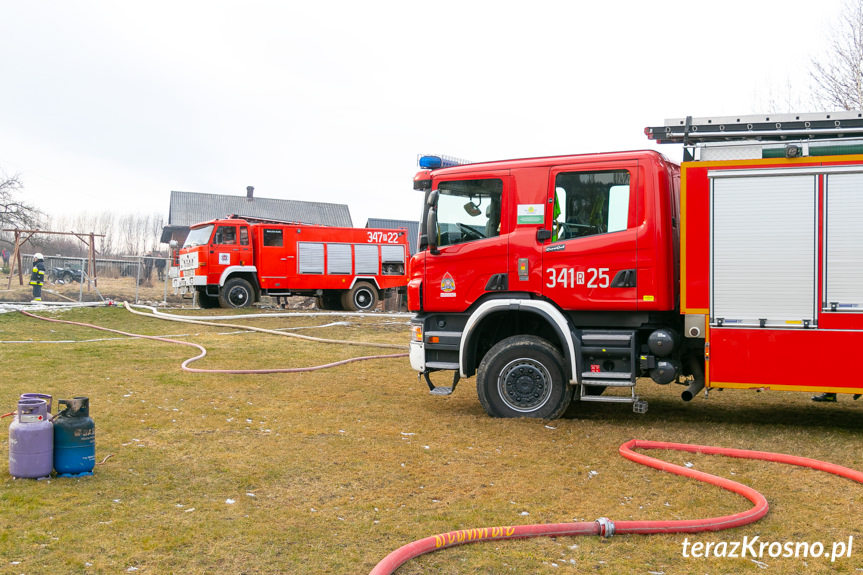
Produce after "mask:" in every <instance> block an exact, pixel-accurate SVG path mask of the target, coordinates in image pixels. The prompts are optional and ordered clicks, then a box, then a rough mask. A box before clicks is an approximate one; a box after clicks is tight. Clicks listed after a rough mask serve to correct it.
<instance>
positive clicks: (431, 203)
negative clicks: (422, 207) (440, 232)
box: [426, 190, 440, 208]
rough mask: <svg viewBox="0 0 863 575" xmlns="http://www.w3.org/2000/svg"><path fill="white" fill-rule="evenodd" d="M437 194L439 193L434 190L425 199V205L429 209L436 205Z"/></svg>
mask: <svg viewBox="0 0 863 575" xmlns="http://www.w3.org/2000/svg"><path fill="white" fill-rule="evenodd" d="M439 193H440V192H438V191H437V190H434V191H433V192H429V195H428V197H427V198H426V205H428V206H429V207H432V208H433V207H435V206H436V205H437V197H438V194H439Z"/></svg>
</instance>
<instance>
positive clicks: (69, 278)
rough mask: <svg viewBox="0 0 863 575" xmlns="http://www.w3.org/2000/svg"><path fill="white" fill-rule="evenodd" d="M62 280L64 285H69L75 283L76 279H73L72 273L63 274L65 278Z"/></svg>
mask: <svg viewBox="0 0 863 575" xmlns="http://www.w3.org/2000/svg"><path fill="white" fill-rule="evenodd" d="M60 279H62V280H63V283H64V284H68V283H72V281H73V280H74V279H75V278H73V277H72V272H63V277H62V278H60Z"/></svg>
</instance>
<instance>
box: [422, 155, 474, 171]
mask: <svg viewBox="0 0 863 575" xmlns="http://www.w3.org/2000/svg"><path fill="white" fill-rule="evenodd" d="M418 163H419V166H420V168H422V169H424V170H437V169H439V168H452V167H453V166H462V165H464V164H470V163H472V162H469V161H467V160H460V159H458V158H453V157H452V156H442V155H436V156H423V155H422V154H420V155H419V156H418Z"/></svg>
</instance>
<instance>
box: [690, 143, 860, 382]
mask: <svg viewBox="0 0 863 575" xmlns="http://www.w3.org/2000/svg"><path fill="white" fill-rule="evenodd" d="M861 163H863V156H853V155H852V156H827V157H819V158H811V157H806V158H794V159H764V160H744V161H737V162H735V161H714V162H687V163H684V164H683V165H682V169H681V171H682V181H683V194H682V199H681V210H682V216H683V217H682V238H681V252H682V253H681V264H682V266H681V303H680V307H681V312H682V313H683V314H705V315H706V316H707V317H708V318H709V320H708V322H707V325H706V332H707V333H706V337H707V349H708V354H707V355H708V360H707V362H706V370H705V372H706V385H707V386H708V387H728V388H769V389H777V390H797V391H824V390H825V389H827V390H831V391H848V392H855V393H860V392H861V391H863V384H861V382H860V381H859V380H857V379H855V378H854V377H849V363H848V362H847V360H846V359H845V358H850V357H855V356H856V355H857V354H858V353H859V350H860V349H861V346H863V314H861V313H860V311H861V310H860V309H857V308H845V309H842V308H839V309H836V310H831V309H830V299H831V298H830V296H829V295H827V297H826V298H825V295H826V294H825V289H826V282H827V281H828V280H827V277H828V276H827V273H828V272H827V261H826V254H827V246H826V241H825V238H826V237H827V234H828V226H829V223H828V221H829V219H828V217H827V212H826V207H825V201H826V198H827V193H828V187H829V186H828V181H829V179H830V178H831V177H834V176H833V175H837V174H843V175H844V174H845V173H846V172H847V171H848V170H847V168H848V167H849V166H854V168H853V169H852V172H853V171H854V170H857V169H858V168H859V167H860V165H861ZM726 170H727V171H736V172H738V173H739V174H740V175H741V176H742V177H746V173H753V174H756V173H757V174H758V175H759V177H761V178H763V179H765V180H767V179H769V178H770V177H771V175H774V177H782V176H783V175H785V176H786V177H788V176H787V175H789V174H790V177H798V178H807V177H811V178H812V179H813V186H812V193H811V198H812V202H811V214H812V218H813V220H814V221H813V222H812V229H811V230H810V231H809V232H804V231H803V230H800V232H799V233H811V234H812V235H813V239H814V241H813V242H811V243H812V255H811V257H809V258H808V259H807V260H806V267H807V268H808V269H807V270H806V271H807V273H808V274H809V275H808V276H807V278H811V281H812V282H813V284H814V285H812V286H811V289H812V304H813V308H814V309H813V310H812V316H811V323H810V325H809V326H808V327H804V326H803V325H802V323H801V322H802V321H803V319H800V320H799V321H798V320H796V319H788V320H786V322H785V325H781V324H775V325H768V324H765V326H764V327H761V326H760V325H754V324H751V322H750V325H735V324H728V323H727V322H728V320H727V319H726V320H725V322H724V324H723V325H718V320H719V319H720V317H721V316H722V315H724V313H723V310H722V309H721V307H719V306H718V304H720V303H721V302H719V301H718V300H717V296H716V293H715V290H716V288H715V286H714V284H715V282H716V280H715V279H714V280H713V282H712V281H711V271H712V269H711V266H713V271H714V272H715V271H716V270H715V268H716V262H714V261H713V260H714V259H715V258H716V257H717V256H716V253H715V248H714V253H712V251H711V238H712V237H713V235H714V234H715V233H718V232H717V230H715V229H714V227H712V226H715V225H716V224H715V222H716V218H718V217H719V216H718V215H717V212H716V208H715V206H714V205H713V202H714V200H715V197H714V195H715V190H714V189H713V187H712V182H714V181H716V180H717V179H718V178H720V177H721V172H723V171H726ZM859 171H860V172H863V169H860V170H859ZM798 172H802V174H801V175H799V176H795V174H797V173H798ZM709 174H711V176H710V177H709ZM846 177H847V176H846ZM860 183H861V184H863V177H861V179H860ZM860 193H863V189H861V190H860ZM781 204H782V201H779V202H777V203H776V206H775V209H776V210H777V211H779V210H781V209H786V208H784V207H783V206H782V205H781ZM723 224H724V222H723ZM789 225H791V224H789ZM796 233H797V232H795V234H796ZM714 241H715V238H714ZM768 241H769V240H768V239H765V242H768ZM859 247H860V246H856V247H855V248H854V249H855V250H859ZM760 250H762V248H761V247H760V244H759V242H753V244H752V245H751V251H752V252H754V253H755V255H754V256H753V260H755V261H756V263H757V264H758V265H760V266H773V265H776V264H775V260H776V255H775V254H772V253H771V252H770V251H769V248H764V252H763V253H761V254H760V255H759V253H758V252H759V251H760ZM776 273H781V270H777V272H776ZM712 286H713V290H714V291H713V293H712ZM781 296H782V294H781V292H778V293H776V297H777V298H779V297H781ZM765 315H767V314H765ZM756 319H757V318H756ZM765 319H766V318H765ZM807 319H809V318H807ZM733 321H735V322H741V323H743V322H745V320H737V319H735V320H733Z"/></svg>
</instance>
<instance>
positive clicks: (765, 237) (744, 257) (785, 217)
mask: <svg viewBox="0 0 863 575" xmlns="http://www.w3.org/2000/svg"><path fill="white" fill-rule="evenodd" d="M712 184H713V186H712V190H713V194H712V201H711V212H712V213H711V278H710V281H711V310H712V320H713V321H714V322H716V321H717V320H718V319H723V320H724V323H725V324H726V325H756V326H757V325H760V320H761V319H765V320H767V321H766V325H773V326H778V325H781V326H787V327H803V321H804V320H808V321H809V323H810V325H812V326H814V325H815V307H816V306H815V303H816V302H815V297H816V296H815V274H816V272H815V244H816V238H815V215H816V201H817V193H816V190H817V187H816V184H817V176H815V175H791V176H780V175H777V176H761V177H756V176H749V177H746V176H740V177H720V176H716V177H714V178H713V181H712Z"/></svg>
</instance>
